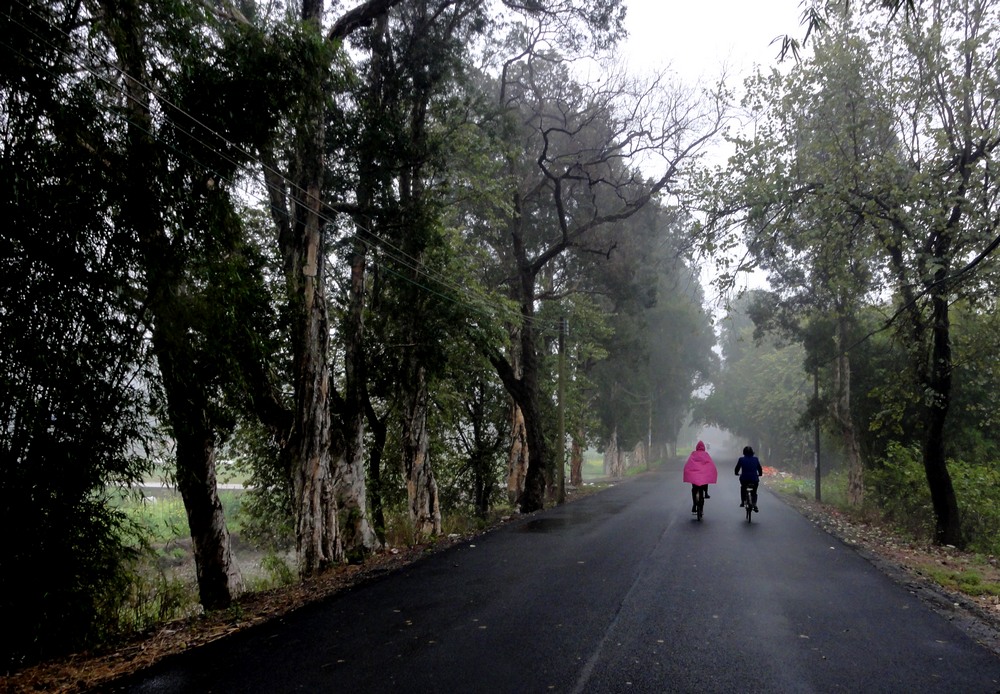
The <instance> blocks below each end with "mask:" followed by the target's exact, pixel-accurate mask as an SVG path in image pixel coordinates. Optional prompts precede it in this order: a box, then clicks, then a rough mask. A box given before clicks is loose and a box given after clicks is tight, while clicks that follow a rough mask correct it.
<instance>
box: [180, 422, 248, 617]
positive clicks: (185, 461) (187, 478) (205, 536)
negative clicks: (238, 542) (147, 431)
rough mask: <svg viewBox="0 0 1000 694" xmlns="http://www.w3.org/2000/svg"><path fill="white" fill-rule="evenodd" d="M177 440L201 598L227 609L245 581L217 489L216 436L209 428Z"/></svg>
mask: <svg viewBox="0 0 1000 694" xmlns="http://www.w3.org/2000/svg"><path fill="white" fill-rule="evenodd" d="M176 431H177V429H176V427H175V432H176ZM176 438H177V488H178V490H179V491H180V493H181V496H182V497H183V499H184V510H185V511H186V513H187V519H188V527H189V528H190V530H191V541H192V544H193V546H194V560H195V570H196V572H197V579H198V596H199V599H200V600H201V604H202V605H203V606H204V608H205V609H206V610H219V609H224V608H226V607H229V606H230V605H231V604H232V601H233V598H235V597H236V596H238V595H239V594H240V593H241V592H242V591H243V578H242V576H241V575H240V570H239V566H238V564H237V563H236V561H235V559H234V558H233V554H232V543H231V540H230V536H229V528H228V527H227V526H226V518H225V515H224V514H223V511H222V502H221V501H220V500H219V494H218V490H217V487H216V480H215V471H216V467H215V455H216V446H215V436H214V434H213V433H212V432H211V431H210V430H207V429H206V430H202V431H200V432H199V431H184V432H182V433H180V434H178V435H176Z"/></svg>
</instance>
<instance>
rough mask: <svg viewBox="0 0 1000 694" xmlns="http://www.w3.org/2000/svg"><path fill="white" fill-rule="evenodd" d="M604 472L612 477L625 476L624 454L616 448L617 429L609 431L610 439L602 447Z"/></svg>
mask: <svg viewBox="0 0 1000 694" xmlns="http://www.w3.org/2000/svg"><path fill="white" fill-rule="evenodd" d="M604 474H605V475H606V476H608V477H611V478H613V479H620V478H622V477H624V476H625V454H624V453H623V452H622V451H621V449H619V448H618V429H615V430H614V431H612V432H611V439H610V440H609V441H608V445H607V448H605V449H604Z"/></svg>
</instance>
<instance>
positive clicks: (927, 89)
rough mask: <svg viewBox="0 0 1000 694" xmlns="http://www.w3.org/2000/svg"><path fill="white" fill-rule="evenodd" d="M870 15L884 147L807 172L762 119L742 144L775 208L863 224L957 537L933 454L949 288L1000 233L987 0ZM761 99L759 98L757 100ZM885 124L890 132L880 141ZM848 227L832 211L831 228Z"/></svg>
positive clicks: (963, 282) (970, 278)
mask: <svg viewBox="0 0 1000 694" xmlns="http://www.w3.org/2000/svg"><path fill="white" fill-rule="evenodd" d="M868 19H869V21H865V22H861V21H859V22H858V23H857V24H855V25H853V28H850V32H851V33H855V34H858V35H860V36H863V37H864V39H865V42H866V44H867V52H868V56H870V58H869V59H868V60H867V61H866V64H865V68H864V74H865V76H866V81H865V85H866V86H865V91H866V92H867V97H866V99H865V100H864V103H868V104H871V106H870V107H869V110H868V113H869V114H872V115H873V118H874V120H873V121H872V122H869V123H868V124H867V127H866V128H865V132H866V133H867V134H868V135H869V136H870V135H874V137H875V139H876V140H879V141H881V142H882V143H883V144H884V145H885V149H884V151H881V152H879V151H877V150H873V148H871V147H870V146H864V147H856V148H851V147H841V148H839V149H837V150H832V149H830V150H828V154H829V157H830V159H831V161H832V162H833V164H834V165H832V166H824V167H817V168H815V169H814V170H812V171H810V173H809V174H808V176H807V177H806V178H801V177H800V176H799V172H798V171H796V170H795V169H794V167H791V166H789V165H788V160H787V159H786V160H782V159H781V158H780V157H777V158H772V157H771V155H770V153H771V152H772V150H771V145H770V143H772V142H782V139H781V138H782V137H783V135H782V134H781V133H774V132H767V131H762V132H760V137H759V138H758V139H757V140H756V142H755V143H754V149H753V152H754V156H755V157H756V160H757V162H758V164H760V166H761V170H762V171H765V172H767V174H766V175H763V176H760V177H759V179H760V181H761V189H762V190H764V191H765V195H766V194H768V193H767V190H770V194H772V195H774V196H775V197H776V198H780V199H782V200H784V202H785V204H786V207H787V208H796V207H799V206H801V205H813V204H814V202H815V201H816V200H819V199H825V200H834V201H836V202H837V209H838V210H841V212H840V213H838V219H841V220H845V221H847V222H850V223H851V224H852V225H853V223H854V222H855V221H857V222H861V223H863V224H864V225H865V228H867V229H868V230H869V231H868V232H866V236H865V239H866V241H865V244H866V245H865V246H864V247H863V248H867V249H871V250H870V252H871V253H872V254H874V255H875V259H876V265H874V266H872V267H877V268H878V269H879V274H877V275H876V278H877V279H880V280H882V281H883V282H884V285H883V286H884V288H885V290H886V291H889V292H892V295H893V300H894V309H893V310H892V312H891V315H889V316H888V318H887V323H889V324H891V325H892V326H893V327H894V328H895V329H896V330H897V331H898V332H899V335H900V337H901V338H902V339H903V341H904V342H905V344H906V345H907V347H908V350H909V354H910V367H909V371H908V373H907V375H908V376H909V378H911V379H912V392H913V393H917V394H918V397H919V398H920V403H921V405H920V408H921V424H922V425H921V427H920V429H921V431H922V432H923V441H922V448H923V464H924V470H925V473H926V476H927V481H928V485H929V488H930V491H931V497H932V501H933V507H934V513H935V517H936V535H937V538H938V540H939V541H940V542H943V543H950V544H959V543H961V541H962V537H961V525H960V521H959V516H958V507H957V504H956V500H955V494H954V490H953V487H952V484H951V478H950V475H949V473H948V468H947V464H946V460H945V454H946V443H947V437H948V414H949V409H950V406H951V397H952V373H953V363H952V345H951V339H952V338H951V329H950V308H949V307H950V304H951V303H952V302H953V301H954V300H955V299H956V298H959V297H963V296H965V297H968V298H969V300H970V301H976V300H977V299H981V297H982V294H981V293H980V292H979V291H978V289H979V282H980V281H981V279H982V278H983V276H984V275H989V273H990V272H991V267H990V266H991V265H992V262H991V261H992V254H993V252H994V250H995V249H996V247H997V246H998V245H1000V237H998V228H997V224H998V223H997V221H996V220H997V216H996V197H997V193H998V188H997V183H996V179H995V177H994V176H993V175H992V163H991V162H992V155H993V152H994V150H995V148H996V146H997V144H998V142H1000V121H998V117H1000V116H998V114H997V113H996V112H995V111H994V109H993V108H992V99H993V96H992V95H995V94H996V92H997V90H998V88H1000V84H998V81H997V75H996V71H995V62H994V56H995V55H996V53H997V49H998V45H997V41H998V38H997V32H996V29H997V21H998V8H997V6H996V3H993V2H976V3H964V2H941V3H934V4H933V5H926V6H925V5H920V6H918V7H917V8H916V13H915V15H914V21H913V22H910V23H907V24H904V25H901V26H895V25H893V26H889V27H887V26H886V25H885V18H884V17H873V16H869V17H868ZM848 26H851V25H848ZM830 57H831V59H834V58H836V57H837V56H836V53H834V52H831V53H830ZM809 64H810V65H811V67H809V68H806V69H809V70H815V71H816V72H815V74H816V75H817V79H818V78H822V79H824V80H826V79H830V78H833V77H834V75H835V74H836V73H834V72H833V66H834V65H835V64H836V63H834V62H831V63H824V62H821V61H820V60H816V61H810V63H809ZM775 79H778V78H775ZM810 88H812V89H818V85H817V84H816V83H815V82H813V83H812V85H811V87H810ZM777 93H778V94H780V99H778V100H777V101H775V100H769V101H770V104H771V105H774V107H775V110H777V111H780V110H781V108H783V107H784V106H785V105H786V104H794V103H796V102H798V103H802V102H805V103H808V98H807V97H806V96H805V95H804V94H803V90H798V91H796V90H793V89H791V88H789V89H784V88H781V89H779V90H778V92H777ZM849 103H854V104H858V103H862V101H861V100H859V99H855V100H853V102H849ZM760 108H761V110H762V111H768V110H770V109H771V106H768V105H766V104H765V103H764V101H761V102H760ZM792 108H793V109H794V106H792ZM875 114H877V117H876V116H875ZM857 125H866V124H865V123H864V121H859V122H858V123H857ZM851 127H855V126H852V121H842V122H840V123H838V124H836V129H837V130H839V131H840V132H841V133H842V134H841V135H840V142H841V143H842V144H844V145H846V144H849V143H851V142H852V139H851V137H849V136H848V135H849V134H850V128H851ZM887 132H892V133H893V136H892V139H891V141H890V140H888V139H887V138H885V137H884V134H885V133H887ZM820 140H822V138H820ZM854 141H856V140H854ZM794 145H795V143H792V142H788V141H787V140H785V141H784V143H783V144H782V145H778V148H779V149H780V148H781V147H782V146H784V148H785V151H786V152H791V151H793V149H794ZM850 228H854V227H853V226H845V225H844V224H841V227H840V229H841V233H844V232H845V231H846V230H847V229H850ZM841 240H842V239H840V238H838V239H837V243H840V241H841ZM842 248H843V246H838V245H836V244H833V243H832V242H831V240H824V239H816V240H815V241H814V242H811V243H810V249H811V252H812V253H814V254H822V253H828V254H834V255H842V253H843V251H842V250H841V249H842Z"/></svg>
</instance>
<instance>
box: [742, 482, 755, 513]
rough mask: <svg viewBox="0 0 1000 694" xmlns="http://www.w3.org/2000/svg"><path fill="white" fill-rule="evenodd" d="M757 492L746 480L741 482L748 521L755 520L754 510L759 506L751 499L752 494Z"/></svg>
mask: <svg viewBox="0 0 1000 694" xmlns="http://www.w3.org/2000/svg"><path fill="white" fill-rule="evenodd" d="M754 492H756V490H755V489H754V488H753V487H752V486H751V485H750V484H748V483H746V482H740V498H741V499H742V501H743V506H744V507H745V508H746V511H747V523H752V522H753V512H754V509H756V508H757V505H756V504H754V503H753V501H751V500H750V499H751V494H752V493H754Z"/></svg>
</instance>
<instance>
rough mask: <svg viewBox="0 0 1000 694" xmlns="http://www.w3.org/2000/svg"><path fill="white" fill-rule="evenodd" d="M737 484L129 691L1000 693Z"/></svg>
mask: <svg viewBox="0 0 1000 694" xmlns="http://www.w3.org/2000/svg"><path fill="white" fill-rule="evenodd" d="M720 467H721V468H723V469H722V472H723V473H725V472H727V470H726V469H725V468H726V467H727V466H720ZM724 482H725V483H724V484H723V485H721V486H716V487H713V488H712V498H711V500H709V501H708V502H707V504H706V512H705V519H704V520H703V521H702V522H700V523H699V522H697V521H694V520H692V514H691V513H690V511H691V504H690V493H689V491H688V488H687V487H686V486H685V485H682V484H681V483H680V472H679V466H670V467H668V468H665V469H664V470H661V471H659V472H656V473H653V474H651V475H647V476H644V477H642V478H638V479H634V480H631V481H628V482H625V483H623V484H620V485H618V486H616V487H615V488H613V489H610V490H607V491H605V492H602V493H600V494H597V495H594V496H592V497H588V498H586V499H581V500H579V501H575V502H573V503H571V504H567V505H566V506H564V507H561V508H556V509H552V510H548V511H545V512H543V513H540V514H535V515H532V516H528V517H526V518H523V519H520V520H518V521H517V522H515V523H512V524H510V525H509V526H507V527H505V528H503V529H501V530H498V531H495V532H493V533H490V534H488V535H486V536H483V537H480V538H477V539H476V540H474V541H471V542H469V543H465V544H462V545H459V546H456V547H453V548H452V549H449V550H447V551H444V552H441V553H438V554H435V555H433V556H430V557H428V558H427V559H425V560H423V561H421V562H418V563H417V564H415V565H413V566H411V567H409V568H407V569H405V570H402V571H400V572H396V573H393V574H390V575H387V576H385V577H383V578H381V579H378V580H376V581H374V582H372V583H369V584H367V585H364V586H360V587H357V588H355V589H352V590H350V591H348V592H347V593H345V594H342V595H340V596H337V597H334V598H332V599H330V600H327V601H325V602H323V603H321V604H318V605H313V606H310V607H307V608H304V609H302V610H299V611H297V612H296V613H294V614H292V615H289V616H287V617H285V618H284V619H281V620H278V621H276V622H273V623H270V624H266V625H261V626H259V627H256V628H253V629H250V630H248V631H246V632H242V633H238V634H235V635H233V636H232V637H229V638H226V639H223V640H221V641H218V642H215V643H213V644H209V645H208V646H205V647H202V648H199V649H197V650H194V651H191V652H189V653H185V654H183V655H181V656H177V657H174V658H170V659H168V660H166V661H164V662H163V663H161V664H160V665H158V666H155V667H154V668H152V669H150V670H148V671H145V672H143V673H140V674H139V675H138V676H137V677H134V678H132V679H129V680H127V681H123V682H120V683H119V686H118V688H117V691H130V692H199V693H201V692H268V693H270V692H291V691H306V692H351V693H361V692H421V693H422V692H442V693H449V694H451V693H455V692H476V693H480V692H510V693H512V694H513V693H516V694H527V693H531V692H587V693H591V692H594V693H603V692H694V691H699V692H741V693H747V692H921V693H925V692H962V693H963V694H969V693H976V692H984V693H989V694H994V693H996V692H1000V658H997V657H996V656H995V655H994V654H993V653H992V652H989V651H987V650H986V649H984V648H982V647H981V646H979V645H978V644H976V643H975V642H974V641H973V640H971V639H970V638H969V637H967V636H966V635H965V634H964V633H963V632H961V631H959V630H958V629H957V628H956V627H954V626H953V625H952V624H951V623H949V622H948V621H946V620H945V619H944V618H942V617H941V616H939V615H937V614H935V613H934V612H932V611H930V610H928V609H927V608H926V607H925V606H923V605H922V604H921V603H920V601H919V600H918V599H917V598H916V597H914V596H913V595H912V594H911V593H910V592H908V591H907V590H906V588H905V587H902V586H900V585H898V584H896V583H894V582H892V581H891V580H890V579H889V578H887V577H886V576H885V575H883V574H882V573H880V572H879V571H878V570H877V569H875V568H873V567H872V566H871V565H870V564H869V563H868V562H867V561H865V560H864V559H863V558H861V557H860V556H859V555H858V554H857V553H855V552H854V551H853V550H852V549H850V548H849V547H847V546H845V545H843V544H841V543H840V542H838V541H837V540H835V539H834V538H832V537H830V536H829V535H827V534H826V533H824V532H823V531H821V530H819V529H818V528H816V527H815V526H814V525H812V524H811V523H809V522H808V521H806V520H805V519H803V518H802V517H801V516H800V515H799V514H798V513H797V512H795V511H794V510H793V509H791V508H789V507H787V506H785V505H784V504H782V503H781V502H780V501H778V500H777V499H775V498H774V497H772V496H770V495H769V494H767V493H762V495H761V501H760V504H759V506H760V513H759V514H757V515H756V516H755V518H754V523H752V524H750V525H748V524H747V523H746V522H745V520H744V515H743V512H742V511H743V510H742V509H740V508H739V488H738V483H737V482H736V479H735V478H729V477H725V479H724Z"/></svg>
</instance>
